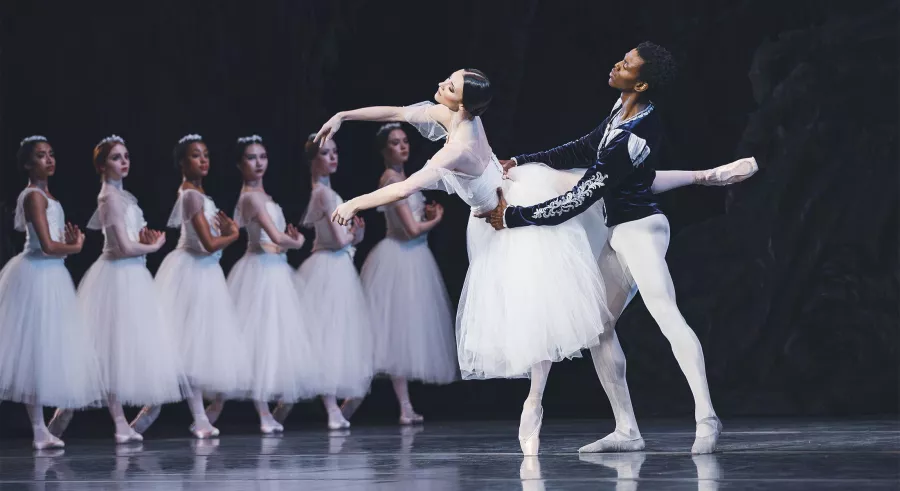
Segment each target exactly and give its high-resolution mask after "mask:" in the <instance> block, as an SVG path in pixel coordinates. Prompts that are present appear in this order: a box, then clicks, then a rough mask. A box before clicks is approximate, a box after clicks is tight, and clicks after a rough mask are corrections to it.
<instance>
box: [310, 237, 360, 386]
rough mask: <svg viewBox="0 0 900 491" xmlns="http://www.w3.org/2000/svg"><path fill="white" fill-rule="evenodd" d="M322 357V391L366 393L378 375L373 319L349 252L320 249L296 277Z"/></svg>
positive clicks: (317, 350) (312, 332) (317, 348)
mask: <svg viewBox="0 0 900 491" xmlns="http://www.w3.org/2000/svg"><path fill="white" fill-rule="evenodd" d="M295 284H296V288H297V294H298V296H299V298H301V299H302V301H303V304H304V306H305V307H306V312H307V316H308V317H307V318H308V325H309V327H310V332H311V334H312V340H313V345H314V346H315V350H316V353H318V355H319V356H320V358H321V364H322V372H321V375H320V377H321V379H320V382H321V384H320V385H321V386H322V392H320V394H327V395H335V396H337V397H339V398H346V397H362V396H364V395H365V394H366V393H367V392H368V390H369V384H370V382H371V379H372V376H373V375H374V374H375V357H374V350H373V323H372V317H371V314H370V313H369V308H368V302H367V300H366V296H365V294H364V293H363V289H362V283H361V282H360V279H359V274H358V273H357V272H356V267H354V265H353V259H352V258H351V256H350V253H349V252H348V250H340V251H325V250H322V251H317V252H314V253H313V254H312V255H311V256H310V257H309V258H308V259H307V260H306V261H304V262H303V264H302V265H301V266H300V268H299V270H298V271H297V273H296V275H295Z"/></svg>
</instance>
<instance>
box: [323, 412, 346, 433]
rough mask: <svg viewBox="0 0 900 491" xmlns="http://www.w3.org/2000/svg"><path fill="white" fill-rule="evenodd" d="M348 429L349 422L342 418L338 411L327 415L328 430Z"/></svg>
mask: <svg viewBox="0 0 900 491" xmlns="http://www.w3.org/2000/svg"><path fill="white" fill-rule="evenodd" d="M349 427H350V422H349V421H347V420H346V419H345V418H344V415H343V414H341V412H340V411H332V412H329V414H328V429H329V430H341V429H345V428H349Z"/></svg>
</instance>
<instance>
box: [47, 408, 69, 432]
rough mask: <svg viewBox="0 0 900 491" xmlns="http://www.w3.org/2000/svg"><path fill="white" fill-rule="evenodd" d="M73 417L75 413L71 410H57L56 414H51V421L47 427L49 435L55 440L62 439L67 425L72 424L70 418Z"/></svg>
mask: <svg viewBox="0 0 900 491" xmlns="http://www.w3.org/2000/svg"><path fill="white" fill-rule="evenodd" d="M74 415H75V412H74V411H72V410H71V409H57V410H56V412H55V413H53V419H51V420H50V424H48V425H47V429H48V430H50V434H51V435H53V436H55V437H57V438H60V437H62V435H63V433H65V431H66V428H68V427H69V423H71V422H72V416H74Z"/></svg>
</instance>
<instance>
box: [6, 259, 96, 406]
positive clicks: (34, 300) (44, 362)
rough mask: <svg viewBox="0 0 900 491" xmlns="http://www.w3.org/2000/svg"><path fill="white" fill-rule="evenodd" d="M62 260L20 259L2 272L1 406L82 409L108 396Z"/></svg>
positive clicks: (73, 287) (14, 260)
mask: <svg viewBox="0 0 900 491" xmlns="http://www.w3.org/2000/svg"><path fill="white" fill-rule="evenodd" d="M90 339H91V338H90V336H89V335H88V333H87V331H86V329H85V324H84V323H83V322H82V316H81V311H80V310H79V307H78V301H77V297H76V295H75V285H74V284H73V283H72V277H71V276H69V271H68V270H67V269H66V266H65V264H64V263H63V260H62V259H60V258H51V257H47V256H42V255H40V253H33V252H32V253H28V254H26V253H22V254H19V255H18V256H16V257H14V258H12V259H11V260H10V261H9V263H7V264H6V266H5V267H4V268H3V270H2V271H0V400H9V401H15V402H21V403H25V404H36V405H41V406H54V407H60V408H72V409H76V408H82V407H85V406H91V405H99V404H100V402H101V401H102V400H103V398H104V396H105V392H104V387H103V383H102V378H101V374H100V366H99V364H98V361H97V357H96V354H95V353H94V346H93V345H92V344H91V342H90Z"/></svg>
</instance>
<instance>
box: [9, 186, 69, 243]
mask: <svg viewBox="0 0 900 491" xmlns="http://www.w3.org/2000/svg"><path fill="white" fill-rule="evenodd" d="M29 193H40V194H41V195H43V196H44V197H45V198H47V225H48V226H49V229H50V240H52V241H54V242H64V241H65V233H66V215H65V213H64V212H63V208H62V205H61V204H60V203H59V201H56V200H55V199H52V198H51V197H49V196H47V194H46V193H44V192H43V191H41V190H40V189H37V188H25V189H24V190H23V191H22V192H21V193H20V194H19V199H18V200H17V201H16V216H15V228H16V230H18V231H20V232H25V252H26V253H41V254H43V251H42V250H41V241H40V240H39V239H38V235H37V231H36V230H35V228H34V225H33V224H32V223H31V222H29V221H26V220H25V197H26V196H28V194H29Z"/></svg>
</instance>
